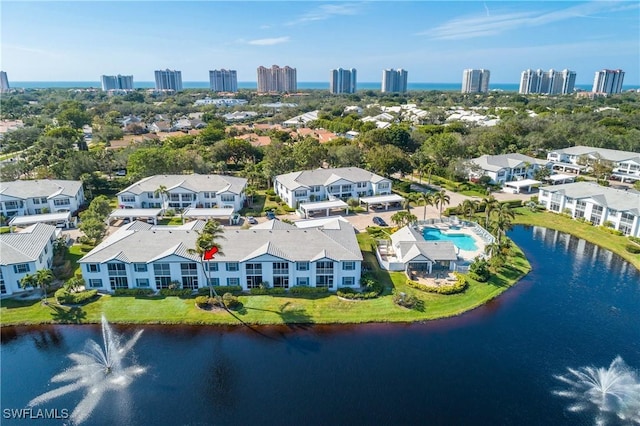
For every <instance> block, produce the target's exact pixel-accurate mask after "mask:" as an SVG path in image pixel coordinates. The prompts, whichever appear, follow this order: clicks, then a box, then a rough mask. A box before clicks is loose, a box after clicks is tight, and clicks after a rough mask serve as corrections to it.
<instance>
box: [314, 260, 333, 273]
mask: <svg viewBox="0 0 640 426" xmlns="http://www.w3.org/2000/svg"><path fill="white" fill-rule="evenodd" d="M316 274H330V275H333V262H326V261H325V262H318V263H316Z"/></svg>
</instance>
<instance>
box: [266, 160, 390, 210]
mask: <svg viewBox="0 0 640 426" xmlns="http://www.w3.org/2000/svg"><path fill="white" fill-rule="evenodd" d="M273 187H274V190H275V191H276V194H277V195H278V196H280V198H282V199H283V200H284V201H285V202H286V203H287V205H288V206H289V207H291V208H298V205H299V204H301V203H308V202H314V201H325V200H336V199H340V200H348V199H349V198H355V199H359V198H360V197H369V196H373V195H388V194H391V180H389V179H387V178H384V177H382V176H379V175H377V174H375V173H371V172H369V171H367V170H364V169H361V168H359V167H343V168H337V169H315V170H305V171H301V172H292V173H286V174H283V175H278V176H276V177H275V178H274V180H273Z"/></svg>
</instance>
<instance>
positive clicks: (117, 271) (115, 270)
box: [107, 263, 127, 277]
mask: <svg viewBox="0 0 640 426" xmlns="http://www.w3.org/2000/svg"><path fill="white" fill-rule="evenodd" d="M107 270H108V271H109V276H110V277H124V276H126V275H127V270H126V268H125V264H124V263H107Z"/></svg>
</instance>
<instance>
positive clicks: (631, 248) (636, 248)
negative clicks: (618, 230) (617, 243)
mask: <svg viewBox="0 0 640 426" xmlns="http://www.w3.org/2000/svg"><path fill="white" fill-rule="evenodd" d="M624 248H625V250H627V251H628V252H629V253H633V254H638V253H640V246H637V245H635V244H627V245H626V246H625V247H624Z"/></svg>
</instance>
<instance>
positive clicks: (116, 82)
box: [100, 74, 133, 92]
mask: <svg viewBox="0 0 640 426" xmlns="http://www.w3.org/2000/svg"><path fill="white" fill-rule="evenodd" d="M100 83H101V85H102V90H103V91H105V92H106V91H108V90H133V76H132V75H120V74H118V75H102V76H100Z"/></svg>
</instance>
